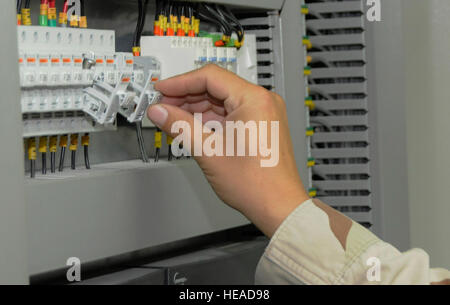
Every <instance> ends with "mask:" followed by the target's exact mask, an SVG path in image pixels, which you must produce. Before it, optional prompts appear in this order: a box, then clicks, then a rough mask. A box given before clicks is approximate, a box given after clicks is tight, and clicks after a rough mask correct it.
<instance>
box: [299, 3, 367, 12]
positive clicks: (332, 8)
mask: <svg viewBox="0 0 450 305" xmlns="http://www.w3.org/2000/svg"><path fill="white" fill-rule="evenodd" d="M308 6H309V10H310V12H311V14H322V13H339V12H359V11H363V10H364V7H363V4H362V2H361V1H342V2H341V1H339V2H332V1H328V2H319V3H310V4H308Z"/></svg>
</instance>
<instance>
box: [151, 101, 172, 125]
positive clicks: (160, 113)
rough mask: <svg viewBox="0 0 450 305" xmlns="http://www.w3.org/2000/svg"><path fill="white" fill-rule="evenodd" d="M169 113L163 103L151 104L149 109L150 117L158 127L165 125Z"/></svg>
mask: <svg viewBox="0 0 450 305" xmlns="http://www.w3.org/2000/svg"><path fill="white" fill-rule="evenodd" d="M168 116H169V113H168V112H167V110H166V108H164V107H163V106H161V105H155V106H151V107H150V108H149V109H148V118H149V119H150V120H151V121H152V122H153V123H155V125H156V126H158V127H163V126H164V124H165V123H166V121H167V117H168Z"/></svg>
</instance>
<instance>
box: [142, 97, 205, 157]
mask: <svg viewBox="0 0 450 305" xmlns="http://www.w3.org/2000/svg"><path fill="white" fill-rule="evenodd" d="M147 115H148V118H149V119H150V120H151V121H152V122H153V123H154V124H155V125H156V126H157V127H159V128H160V129H161V130H162V131H164V132H165V133H166V134H168V135H170V136H171V137H172V138H175V137H177V136H178V135H179V134H181V133H183V134H184V136H186V138H184V139H185V141H188V143H190V148H193V147H194V126H195V125H194V122H195V121H197V122H196V124H200V125H199V126H201V127H200V128H202V129H203V124H202V123H201V122H200V121H198V120H196V119H195V118H194V116H193V115H192V114H191V113H190V112H187V111H185V110H183V109H181V108H179V107H176V106H172V105H167V104H156V105H152V106H150V107H149V108H148V110H147ZM175 123H176V124H175ZM174 124H175V125H174ZM172 126H174V131H172ZM175 127H176V128H175ZM202 129H201V130H202ZM184 136H183V137H184ZM184 146H185V148H186V149H189V147H186V146H187V145H186V143H185V144H184ZM191 150H192V149H191ZM191 153H192V151H191Z"/></svg>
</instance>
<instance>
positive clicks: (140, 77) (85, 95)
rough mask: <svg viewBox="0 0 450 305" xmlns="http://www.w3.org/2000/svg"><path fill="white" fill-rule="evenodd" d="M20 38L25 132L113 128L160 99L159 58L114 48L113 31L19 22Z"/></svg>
mask: <svg viewBox="0 0 450 305" xmlns="http://www.w3.org/2000/svg"><path fill="white" fill-rule="evenodd" d="M18 41H19V69H20V85H21V90H22V92H21V93H22V94H21V106H22V113H23V120H24V128H23V130H24V133H23V136H24V137H31V136H41V135H59V134H70V133H83V132H96V131H103V130H114V129H116V126H115V121H116V116H117V113H120V114H122V115H124V116H125V117H126V118H127V119H128V120H129V121H130V122H138V121H140V120H142V117H143V115H144V112H145V110H146V109H147V108H146V107H148V105H149V103H152V102H154V101H155V100H156V97H157V94H156V92H155V91H154V90H153V86H152V85H151V84H153V83H154V81H155V78H157V79H159V77H160V73H159V72H160V71H159V69H160V65H159V63H158V62H157V60H156V59H154V58H148V57H147V58H143V59H142V61H141V64H140V65H136V64H135V58H134V56H133V54H131V53H116V52H115V34H114V31H104V30H90V29H74V28H51V27H35V26H19V27H18ZM144 66H145V68H148V69H149V71H144V70H143V69H144ZM148 77H150V79H149V80H148V79H147V78H148ZM124 80H126V81H124ZM147 82H150V83H151V84H149V83H147ZM135 97H136V98H135Z"/></svg>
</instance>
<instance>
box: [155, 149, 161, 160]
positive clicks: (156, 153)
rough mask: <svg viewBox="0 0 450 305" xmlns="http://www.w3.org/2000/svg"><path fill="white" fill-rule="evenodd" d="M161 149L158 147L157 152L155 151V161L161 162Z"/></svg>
mask: <svg viewBox="0 0 450 305" xmlns="http://www.w3.org/2000/svg"><path fill="white" fill-rule="evenodd" d="M160 151H161V149H160V148H157V149H156V152H155V162H159V153H160Z"/></svg>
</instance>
